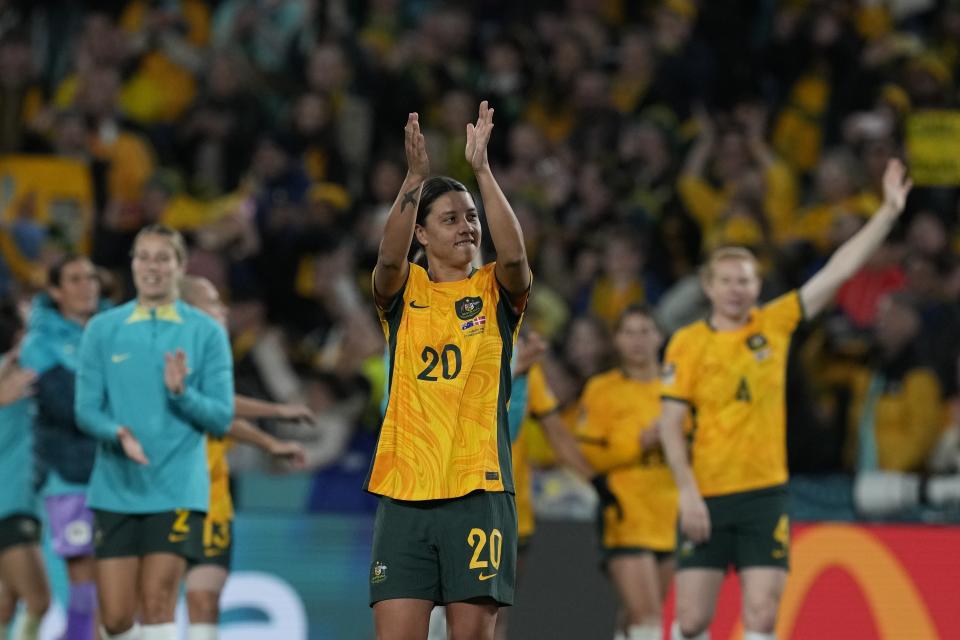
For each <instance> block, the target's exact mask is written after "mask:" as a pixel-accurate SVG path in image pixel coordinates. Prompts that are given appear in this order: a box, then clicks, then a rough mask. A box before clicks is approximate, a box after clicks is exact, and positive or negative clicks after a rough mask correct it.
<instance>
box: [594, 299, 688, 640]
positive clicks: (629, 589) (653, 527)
mask: <svg viewBox="0 0 960 640" xmlns="http://www.w3.org/2000/svg"><path fill="white" fill-rule="evenodd" d="M614 344H615V346H616V350H617V355H618V356H619V361H620V366H619V367H617V368H615V369H612V370H610V371H607V372H605V373H601V374H599V375H596V376H593V377H592V378H590V380H588V381H587V385H586V387H585V389H584V392H583V396H582V398H581V400H580V419H579V422H578V425H577V439H578V440H580V443H581V448H582V449H583V452H584V454H585V455H586V457H587V460H588V461H589V462H590V463H591V464H592V465H593V468H594V469H595V470H596V471H597V472H600V473H606V474H607V475H608V485H609V487H610V490H611V491H612V492H613V494H614V495H615V496H616V498H617V503H618V504H617V505H610V506H607V507H605V508H604V509H603V510H602V511H601V512H600V514H599V519H600V523H599V524H600V537H601V540H600V546H601V549H602V555H603V561H604V565H605V568H606V570H607V574H608V575H609V576H610V580H611V581H612V582H613V585H614V587H615V588H616V590H617V593H618V594H619V596H620V601H621V603H622V607H623V608H622V611H621V614H620V616H619V617H620V620H619V622H618V633H617V636H616V637H617V638H623V639H625V640H659V638H660V636H661V627H662V622H661V614H660V612H661V609H662V607H663V600H664V598H665V597H666V593H667V590H668V588H669V586H670V581H671V579H672V577H673V567H674V562H673V551H674V548H675V546H676V521H677V487H676V485H675V484H674V482H673V478H672V477H671V475H670V469H669V468H668V467H667V465H666V460H665V459H664V456H663V451H662V449H661V448H660V438H659V435H658V430H657V426H656V420H657V418H658V417H659V415H660V393H661V388H660V375H659V374H660V363H659V359H658V353H659V350H660V346H661V345H662V344H663V335H662V334H661V333H660V330H659V329H658V328H657V325H656V322H655V321H654V319H653V316H652V315H651V312H650V311H649V309H647V308H645V307H639V306H635V307H630V308H628V309H627V310H626V311H625V312H624V313H623V315H622V316H621V317H620V319H619V321H618V322H617V326H616V331H615V333H614Z"/></svg>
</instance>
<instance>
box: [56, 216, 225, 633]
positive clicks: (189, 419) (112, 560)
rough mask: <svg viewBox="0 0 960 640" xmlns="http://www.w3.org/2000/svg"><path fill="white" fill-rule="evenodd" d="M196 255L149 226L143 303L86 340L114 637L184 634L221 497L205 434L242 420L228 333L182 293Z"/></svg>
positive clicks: (105, 597) (118, 312)
mask: <svg viewBox="0 0 960 640" xmlns="http://www.w3.org/2000/svg"><path fill="white" fill-rule="evenodd" d="M186 257H187V256H186V249H185V247H184V244H183V239H182V237H181V236H180V234H179V233H177V232H176V231H173V230H171V229H169V228H167V227H164V226H161V225H151V226H148V227H145V228H144V229H142V230H141V231H140V233H138V234H137V237H136V239H135V241H134V245H133V264H132V266H133V280H134V284H135V286H136V290H137V298H136V299H135V300H132V301H130V302H128V303H127V304H124V305H121V306H119V307H116V308H115V309H111V310H110V311H106V312H104V313H101V314H99V315H97V316H96V317H94V318H93V319H92V320H91V321H90V322H89V324H88V325H87V328H86V330H85V331H84V334H83V338H82V340H81V343H80V366H79V368H78V370H77V390H76V402H75V409H76V414H77V423H78V424H79V425H80V427H81V428H82V429H83V430H85V431H86V432H87V433H89V434H90V435H92V436H94V437H96V438H97V439H98V440H99V441H100V443H99V445H98V448H97V457H96V462H95V464H94V467H93V474H92V476H91V479H90V489H89V492H88V494H87V500H88V504H89V506H90V508H91V509H92V510H93V512H94V523H95V534H94V545H95V555H96V558H97V591H98V596H99V602H100V615H101V621H102V624H103V627H104V634H105V637H106V638H108V639H109V638H122V639H124V640H128V639H133V638H142V639H143V640H173V639H174V638H175V637H176V628H175V626H174V623H173V617H174V608H175V606H176V601H177V595H178V590H179V585H180V580H181V579H182V578H183V573H184V571H185V569H186V561H187V559H188V558H198V557H199V556H200V553H201V552H202V549H201V545H202V542H203V540H202V535H203V513H204V512H205V511H206V510H207V507H208V504H209V500H210V476H209V473H208V471H207V464H206V448H205V446H204V441H203V432H208V433H212V434H214V435H223V434H224V433H226V432H227V430H228V428H229V427H230V422H231V420H232V419H233V363H232V358H231V355H230V345H229V343H228V341H227V334H226V332H225V331H224V330H223V328H222V327H221V326H220V325H218V324H217V323H216V322H215V321H214V320H213V319H212V318H210V317H209V316H207V315H206V314H205V313H202V312H201V311H199V310H197V309H195V308H193V307H191V306H189V305H187V304H184V303H183V302H180V301H178V300H177V295H178V292H177V283H178V282H179V280H180V278H181V277H182V275H183V269H184V264H185V263H186ZM138 599H139V602H138ZM137 611H139V612H140V614H141V615H142V617H143V619H142V622H143V623H144V626H143V632H142V635H141V633H140V630H139V628H138V627H136V626H135V621H134V614H135V613H136V612H137Z"/></svg>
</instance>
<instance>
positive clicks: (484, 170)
mask: <svg viewBox="0 0 960 640" xmlns="http://www.w3.org/2000/svg"><path fill="white" fill-rule="evenodd" d="M492 131H493V109H491V108H490V107H489V106H488V105H487V101H486V100H484V101H483V102H481V103H480V111H479V114H478V115H477V122H476V124H474V123H472V122H471V123H469V124H468V125H467V146H466V149H465V150H464V155H465V156H466V158H467V162H469V163H470V166H471V167H473V173H474V175H475V176H476V178H477V186H478V187H479V188H480V197H481V198H482V199H483V209H484V211H485V212H486V214H487V225H488V227H489V228H490V237H491V238H492V239H493V246H494V248H496V250H497V267H496V275H497V281H498V282H499V283H500V284H501V286H503V288H504V289H506V290H507V293H509V294H510V297H511V298H512V302H514V303H515V306H516V303H517V302H519V301H520V300H521V299H522V298H523V296H525V295H526V293H527V290H528V289H530V279H531V275H530V265H529V263H528V262H527V249H526V247H525V246H524V244H523V231H522V230H521V229H520V223H519V222H518V221H517V216H516V215H515V214H514V213H513V209H512V208H511V207H510V203H509V202H507V197H506V196H505V195H503V191H501V189H500V185H499V184H497V179H496V178H494V177H493V172H492V171H491V170H490V161H489V159H488V158H487V143H488V142H490V133H491V132H492Z"/></svg>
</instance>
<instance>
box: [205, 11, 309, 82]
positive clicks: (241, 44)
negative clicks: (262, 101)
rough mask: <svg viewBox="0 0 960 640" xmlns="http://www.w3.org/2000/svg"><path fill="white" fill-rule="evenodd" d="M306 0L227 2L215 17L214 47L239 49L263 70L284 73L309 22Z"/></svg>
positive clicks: (269, 72) (271, 72) (270, 72)
mask: <svg viewBox="0 0 960 640" xmlns="http://www.w3.org/2000/svg"><path fill="white" fill-rule="evenodd" d="M308 4H309V3H308V2H307V1H306V0H287V1H285V2H278V1H277V0H224V2H221V3H220V4H219V6H218V7H217V9H216V12H215V13H214V15H213V45H214V46H215V47H217V48H220V49H222V48H226V47H231V46H234V47H237V48H238V50H239V51H241V52H243V54H244V55H245V56H246V57H247V59H248V60H249V61H250V62H251V63H252V64H253V65H254V66H255V67H257V68H258V69H259V70H260V71H262V72H264V73H267V74H280V73H282V72H283V71H284V65H285V64H286V63H287V62H288V61H289V56H290V53H291V51H290V49H291V47H292V46H293V43H294V39H295V38H296V36H297V34H298V33H299V31H300V30H301V29H302V28H303V26H304V25H305V24H306V22H307V15H308V8H307V7H308Z"/></svg>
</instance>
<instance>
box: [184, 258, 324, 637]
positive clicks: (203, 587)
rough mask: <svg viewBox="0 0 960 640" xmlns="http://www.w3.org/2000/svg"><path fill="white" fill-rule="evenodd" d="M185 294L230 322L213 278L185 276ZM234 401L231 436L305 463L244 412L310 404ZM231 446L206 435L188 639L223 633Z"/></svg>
mask: <svg viewBox="0 0 960 640" xmlns="http://www.w3.org/2000/svg"><path fill="white" fill-rule="evenodd" d="M180 295H181V296H182V298H183V300H184V302H186V303H187V304H190V305H193V306H194V307H196V308H197V309H199V310H200V311H203V312H204V313H206V314H207V315H209V316H210V317H211V318H213V319H214V320H216V321H217V322H218V323H220V324H221V325H222V326H226V323H227V308H226V306H225V305H224V304H223V302H222V301H221V300H220V293H219V292H218V291H217V288H216V287H215V286H213V283H212V282H210V281H209V280H207V279H206V278H201V277H198V276H186V277H184V278H183V280H182V281H181V283H180ZM234 405H235V412H236V416H237V417H236V419H234V421H233V422H232V424H231V425H230V431H228V432H227V436H229V437H230V438H232V439H234V440H236V441H238V442H245V443H247V444H251V445H253V446H255V447H259V448H260V449H262V450H264V451H266V452H267V453H269V454H271V455H273V456H275V457H276V458H278V459H284V460H288V461H290V462H291V463H292V464H293V466H294V467H295V468H301V467H303V465H304V463H305V461H306V454H305V453H304V450H303V446H302V445H301V444H300V443H298V442H291V441H286V440H278V439H276V438H274V437H273V436H271V435H270V434H269V433H266V432H264V431H261V430H260V429H258V428H257V427H256V426H254V425H253V424H252V423H250V422H248V421H247V420H245V419H243V418H250V419H253V418H278V419H285V420H299V419H309V418H311V417H312V416H313V414H312V412H311V411H310V409H308V408H307V407H304V406H299V405H286V404H276V403H273V402H266V401H263V400H256V399H254V398H247V397H245V396H236V397H235V398H234ZM228 446H229V443H228V441H227V440H226V439H225V438H219V437H216V436H207V466H208V468H209V470H210V508H209V509H208V510H207V513H206V517H205V518H204V521H203V554H202V556H201V557H200V558H198V559H195V560H194V561H193V563H192V564H191V566H190V569H189V570H188V571H187V580H186V583H187V585H186V586H187V613H188V615H189V618H190V627H189V629H188V630H187V638H188V640H216V639H217V638H218V637H219V634H218V629H217V625H218V624H219V622H220V595H221V594H222V593H223V587H224V586H225V585H226V583H227V577H228V575H229V573H230V561H231V558H232V555H233V498H232V497H231V495H230V468H229V466H228V465H227V448H228Z"/></svg>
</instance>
